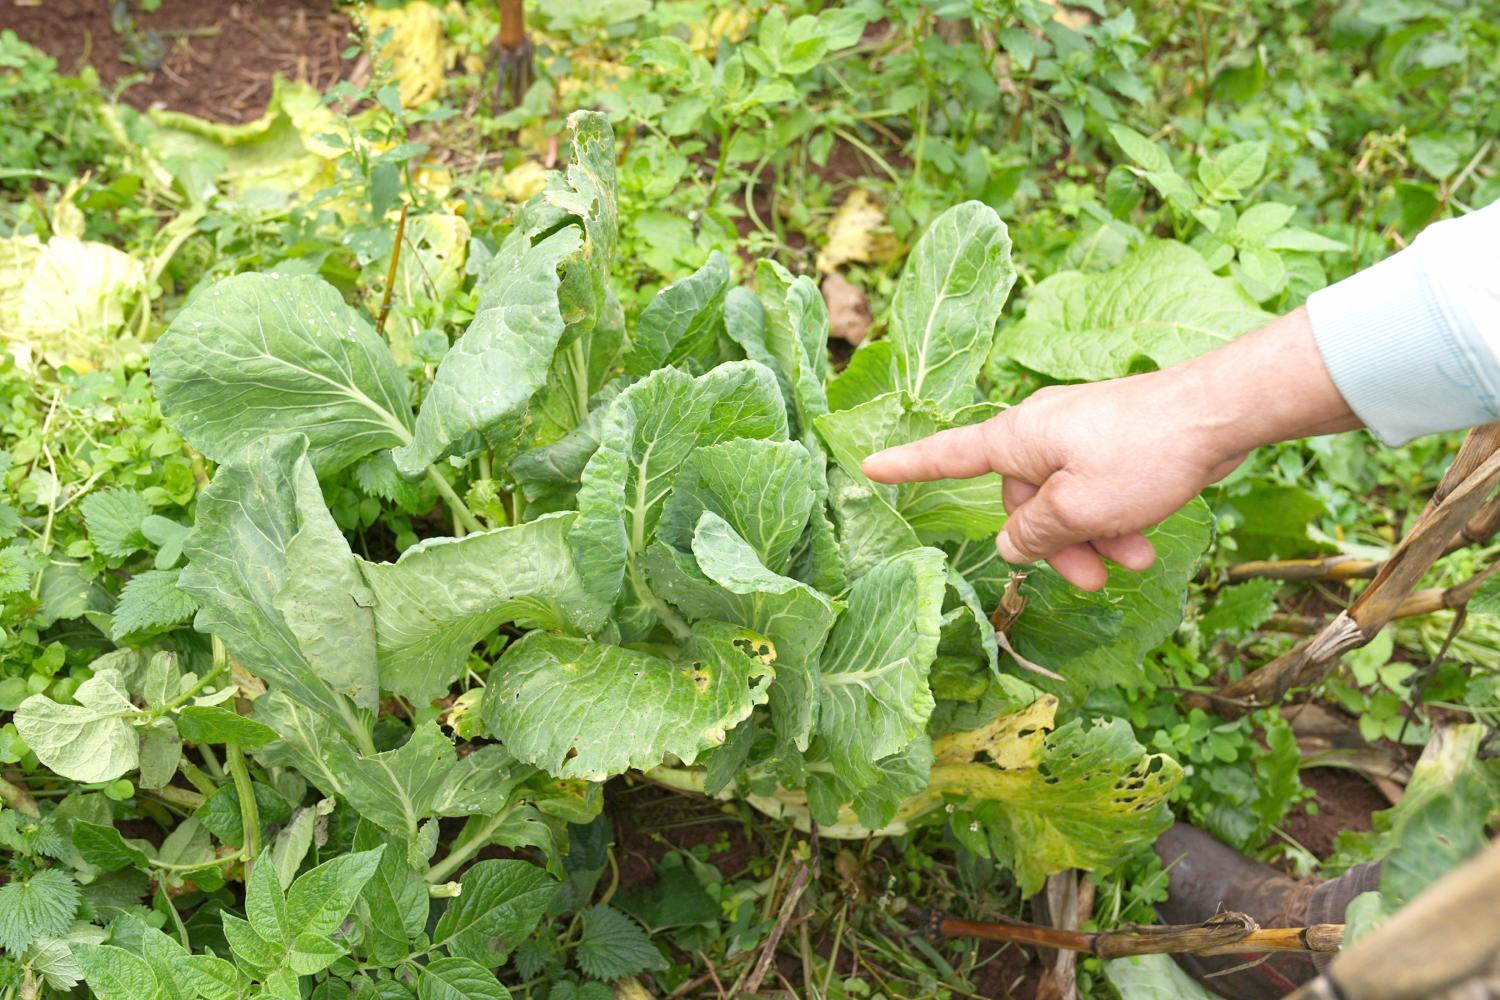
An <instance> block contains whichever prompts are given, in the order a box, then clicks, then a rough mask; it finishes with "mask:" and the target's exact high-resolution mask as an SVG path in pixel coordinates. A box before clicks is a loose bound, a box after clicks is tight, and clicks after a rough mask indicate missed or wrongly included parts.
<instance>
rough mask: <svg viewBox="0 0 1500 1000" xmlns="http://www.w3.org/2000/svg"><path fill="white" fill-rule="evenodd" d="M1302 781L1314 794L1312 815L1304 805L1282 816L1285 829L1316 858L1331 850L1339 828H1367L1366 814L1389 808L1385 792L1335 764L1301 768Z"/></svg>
mask: <svg viewBox="0 0 1500 1000" xmlns="http://www.w3.org/2000/svg"><path fill="white" fill-rule="evenodd" d="M1302 783H1303V784H1304V785H1306V786H1307V787H1308V788H1310V789H1312V791H1313V792H1314V793H1315V794H1316V798H1314V799H1313V800H1311V801H1314V802H1316V803H1317V805H1318V813H1317V815H1316V816H1309V815H1308V813H1307V809H1306V807H1305V806H1301V807H1298V808H1297V809H1296V810H1294V811H1293V812H1292V814H1291V815H1289V816H1287V818H1286V832H1287V834H1288V835H1289V836H1290V837H1291V838H1292V839H1293V840H1295V841H1296V842H1297V843H1299V844H1301V845H1302V846H1303V847H1305V848H1307V849H1308V850H1309V851H1311V852H1312V853H1313V854H1315V855H1317V856H1318V858H1320V859H1323V858H1327V857H1328V856H1329V855H1331V854H1332V853H1333V842H1334V838H1336V837H1337V836H1338V835H1339V833H1340V832H1341V831H1344V830H1357V831H1365V830H1369V829H1370V814H1371V813H1373V812H1378V811H1379V810H1381V809H1388V808H1390V803H1389V802H1387V801H1386V800H1385V796H1383V795H1381V794H1380V792H1379V791H1378V790H1377V789H1376V788H1375V786H1374V785H1372V784H1370V783H1369V782H1368V781H1366V780H1365V779H1364V778H1363V777H1361V776H1360V775H1359V774H1357V773H1356V772H1354V771H1350V770H1346V769H1344V768H1339V767H1314V768H1309V769H1308V770H1306V771H1303V772H1302Z"/></svg>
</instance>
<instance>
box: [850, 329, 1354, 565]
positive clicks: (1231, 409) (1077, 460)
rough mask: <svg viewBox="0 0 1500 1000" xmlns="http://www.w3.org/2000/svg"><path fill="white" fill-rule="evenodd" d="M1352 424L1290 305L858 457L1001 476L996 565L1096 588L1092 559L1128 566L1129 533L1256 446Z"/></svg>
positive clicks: (874, 463) (1144, 554) (1146, 559)
mask: <svg viewBox="0 0 1500 1000" xmlns="http://www.w3.org/2000/svg"><path fill="white" fill-rule="evenodd" d="M1356 426H1359V421H1358V419H1357V418H1355V417H1354V415H1353V413H1352V411H1350V410H1349V407H1348V405H1347V404H1346V403H1344V401H1343V398H1342V397H1341V396H1340V395H1339V394H1338V390H1337V389H1336V388H1335V387H1334V385H1333V383H1332V381H1331V380H1330V379H1329V377H1328V373H1327V370H1326V369H1325V368H1324V367H1323V362H1322V357H1321V355H1320V354H1319V353H1318V350H1317V346H1316V343H1315V342H1314V341H1313V338H1312V332H1311V328H1310V327H1309V326H1308V324H1307V320H1306V315H1305V312H1304V311H1303V310H1300V309H1299V310H1298V311H1296V312H1294V313H1292V314H1290V315H1288V316H1286V317H1283V318H1282V319H1281V320H1278V321H1277V322H1275V323H1272V324H1271V325H1269V326H1267V327H1265V328H1263V329H1262V330H1260V331H1258V332H1257V333H1254V334H1251V335H1249V336H1247V337H1245V338H1242V339H1241V340H1238V341H1235V342H1233V343H1231V344H1230V345H1228V346H1227V347H1224V348H1221V349H1219V350H1218V351H1215V352H1213V353H1211V354H1208V355H1204V356H1203V357H1201V358H1197V359H1195V360H1193V361H1190V362H1187V363H1185V364H1182V365H1178V366H1175V367H1173V368H1168V369H1164V370H1162V371H1158V372H1151V373H1148V374H1143V375H1134V376H1130V377H1128V378H1121V379H1115V380H1113V381H1109V382H1096V383H1093V384H1090V385H1069V386H1054V387H1051V388H1047V389H1042V390H1040V391H1039V392H1036V393H1034V394H1033V395H1032V396H1030V397H1029V398H1028V399H1027V400H1026V401H1025V402H1023V403H1021V404H1020V405H1019V406H1015V407H1012V408H1011V409H1009V410H1006V411H1005V412H1003V413H1001V414H999V415H998V416H995V417H993V418H991V419H990V420H987V421H985V422H984V423H982V424H974V425H972V426H969V427H959V428H955V429H953V430H947V431H942V432H940V433H938V434H934V435H933V436H931V437H929V438H926V439H924V440H921V441H916V442H913V443H912V444H907V445H901V446H899V447H896V448H890V449H887V450H886V451H882V452H878V453H877V454H874V455H871V456H870V457H869V458H867V459H866V460H865V463H864V472H865V475H867V476H869V477H870V478H871V479H873V480H876V481H877V482H883V483H899V482H911V481H918V480H931V479H966V478H969V477H971V476H978V475H982V474H984V473H986V472H997V473H999V474H1000V475H1001V476H1002V477H1004V480H1005V482H1004V499H1005V507H1006V509H1007V510H1008V511H1009V512H1010V519H1009V521H1007V523H1006V525H1005V527H1004V529H1003V530H1002V531H1001V532H1000V535H999V537H998V538H997V539H996V545H997V546H998V547H999V550H1000V555H1001V557H1002V558H1004V559H1005V561H1006V562H1010V563H1027V562H1033V561H1035V560H1038V559H1045V560H1046V561H1047V562H1048V563H1049V564H1051V566H1052V568H1053V569H1055V570H1057V572H1058V573H1060V574H1061V575H1062V576H1063V577H1064V578H1065V579H1067V580H1068V581H1070V582H1071V583H1073V584H1074V585H1075V586H1077V587H1080V588H1082V589H1084V590H1098V589H1099V588H1100V587H1103V586H1104V584H1105V581H1106V579H1107V570H1106V569H1105V566H1104V562H1103V560H1104V559H1108V560H1110V561H1112V562H1115V563H1118V564H1119V565H1121V566H1124V567H1125V568H1127V569H1132V570H1136V571H1140V570H1144V569H1146V568H1147V567H1149V566H1150V565H1151V563H1152V561H1153V560H1154V559H1155V556H1156V553H1155V550H1154V549H1153V547H1152V545H1151V542H1150V541H1149V540H1147V539H1146V537H1145V536H1144V535H1143V534H1141V532H1142V530H1143V529H1145V528H1149V527H1151V526H1152V525H1155V524H1158V523H1160V522H1161V521H1162V520H1163V519H1165V518H1166V517H1168V516H1169V515H1171V514H1172V513H1173V512H1174V511H1176V510H1178V509H1179V508H1181V507H1182V506H1183V505H1184V504H1186V503H1188V502H1189V501H1190V500H1192V498H1193V497H1194V496H1196V495H1197V494H1198V492H1199V491H1200V490H1202V489H1203V488H1204V487H1205V486H1208V485H1209V484H1211V483H1214V482H1217V481H1218V480H1220V479H1222V478H1223V477H1224V476H1226V475H1228V474H1229V473H1230V472H1231V471H1233V470H1234V468H1235V466H1237V465H1239V463H1240V462H1241V461H1242V460H1243V459H1244V458H1245V456H1246V455H1247V454H1248V453H1249V451H1250V450H1251V449H1252V448H1254V447H1255V446H1256V445H1259V444H1264V443H1269V442H1271V441H1279V440H1286V439H1287V438H1291V437H1300V436H1302V435H1304V434H1313V433H1326V432H1328V431H1332V430H1345V429H1348V428H1350V427H1356Z"/></svg>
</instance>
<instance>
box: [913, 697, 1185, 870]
mask: <svg viewBox="0 0 1500 1000" xmlns="http://www.w3.org/2000/svg"><path fill="white" fill-rule="evenodd" d="M1056 712H1057V699H1056V698H1053V697H1052V696H1050V695H1044V696H1042V697H1041V698H1039V699H1037V701H1036V702H1035V703H1033V704H1032V705H1031V706H1030V707H1029V708H1026V709H1023V710H1022V711H1020V712H1017V713H1014V714H1011V715H1004V716H1001V717H1000V718H998V719H996V720H995V721H993V722H991V723H989V724H988V725H986V726H983V727H981V728H980V729H978V730H974V731H971V732H964V733H952V734H949V735H947V736H944V737H942V738H940V739H938V740H936V741H934V743H933V748H932V749H933V757H934V763H933V767H932V775H931V777H930V779H929V781H928V786H927V792H926V793H925V796H924V798H925V803H924V802H923V801H921V800H917V801H913V802H912V803H910V804H909V805H908V806H907V809H909V810H910V811H911V812H912V813H916V812H920V811H921V810H923V809H925V808H932V807H934V806H936V805H937V804H938V803H940V802H941V801H942V800H943V797H944V796H945V795H946V796H952V797H962V798H965V799H967V800H968V803H969V804H970V805H971V806H972V807H973V809H974V815H975V816H976V817H977V819H978V821H979V824H980V825H981V826H982V828H983V833H982V834H980V835H979V837H978V838H977V839H978V843H976V844H973V845H971V846H974V847H977V848H978V849H980V850H982V851H984V853H988V854H991V855H992V856H993V857H995V858H996V860H998V861H1000V862H1001V863H1002V864H1004V865H1005V866H1006V867H1008V868H1010V869H1011V870H1012V871H1014V872H1015V873H1016V878H1017V880H1018V881H1019V882H1020V884H1021V889H1022V891H1023V892H1025V893H1027V894H1030V893H1033V892H1036V891H1037V890H1038V889H1040V888H1041V887H1042V883H1043V882H1044V881H1045V880H1046V877H1047V876H1048V875H1050V874H1052V873H1053V872H1059V871H1063V870H1065V869H1068V868H1083V869H1092V868H1101V867H1108V866H1110V865H1113V864H1116V863H1118V862H1119V861H1120V860H1121V859H1122V858H1124V857H1125V856H1126V855H1127V854H1129V853H1130V851H1131V850H1133V849H1134V848H1135V847H1137V846H1139V845H1141V844H1149V843H1150V842H1151V841H1152V840H1154V839H1155V838H1156V837H1157V835H1158V834H1160V833H1161V831H1162V830H1164V829H1166V827H1167V826H1168V825H1170V824H1171V822H1172V812H1171V809H1170V808H1169V807H1168V805H1167V796H1168V795H1169V794H1170V793H1171V791H1172V789H1173V788H1174V787H1176V785H1177V782H1178V781H1179V780H1180V779H1181V777H1182V769H1181V768H1180V767H1179V766H1178V765H1177V763H1176V761H1174V760H1172V759H1171V758H1170V757H1167V756H1165V755H1163V754H1147V753H1145V751H1144V748H1142V746H1141V745H1140V744H1139V743H1138V742H1136V739H1135V734H1134V733H1133V732H1132V731H1131V728H1130V724H1129V723H1128V722H1125V721H1124V720H1123V719H1112V720H1110V721H1108V722H1098V723H1089V722H1085V721H1083V720H1081V719H1074V720H1073V721H1072V722H1069V723H1067V724H1066V725H1064V726H1062V727H1061V728H1059V729H1057V730H1056V731H1053V724H1054V723H1053V718H1054V716H1055V714H1056ZM981 758H987V759H988V760H987V762H986V761H985V760H983V759H981ZM966 839H969V840H974V839H976V838H975V837H973V836H969V837H966Z"/></svg>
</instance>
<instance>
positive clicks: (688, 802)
mask: <svg viewBox="0 0 1500 1000" xmlns="http://www.w3.org/2000/svg"><path fill="white" fill-rule="evenodd" d="M604 801H605V803H606V809H607V810H608V811H609V816H610V821H611V822H613V823H614V827H615V845H616V850H617V851H618V861H619V865H620V887H621V888H622V889H633V888H635V887H637V886H641V885H650V884H651V883H653V882H655V881H656V863H657V862H658V861H660V860H661V858H662V856H663V855H665V854H666V853H667V852H669V851H674V850H681V851H689V850H691V849H692V848H694V847H697V846H698V845H700V844H706V845H710V853H709V858H708V860H709V863H711V864H712V865H713V866H714V867H715V868H718V869H719V870H720V871H722V872H723V873H724V877H725V878H734V877H735V876H736V875H738V874H739V873H740V872H741V871H743V870H744V868H745V867H746V866H747V865H748V864H749V863H750V861H751V860H752V859H753V858H755V857H757V856H759V855H763V854H765V853H766V852H767V851H768V850H770V851H771V852H772V853H771V863H772V864H774V863H775V853H774V848H769V847H768V845H765V844H761V843H759V842H757V841H756V840H754V839H752V838H751V837H749V836H747V835H746V832H745V826H744V824H743V823H741V822H740V820H739V819H738V818H737V817H735V816H734V815H732V814H727V813H725V812H724V809H723V803H719V802H714V801H712V800H710V799H698V798H690V797H688V796H686V795H680V794H678V793H676V792H671V791H667V790H666V789H663V788H657V787H654V786H650V785H642V784H638V783H634V784H633V783H630V782H626V781H624V780H617V781H614V782H611V783H610V785H609V787H608V788H607V789H606V790H605V796H604ZM715 847H721V848H722V850H715V849H714V848H715Z"/></svg>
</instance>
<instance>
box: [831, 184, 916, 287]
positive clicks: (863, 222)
mask: <svg viewBox="0 0 1500 1000" xmlns="http://www.w3.org/2000/svg"><path fill="white" fill-rule="evenodd" d="M826 236H827V239H826V241H825V242H824V244H823V249H822V250H821V251H820V252H819V253H818V270H820V271H822V272H823V273H825V274H827V273H828V272H830V271H833V270H834V269H835V268H837V267H839V266H840V265H843V264H847V263H849V262H850V261H854V262H856V263H859V264H879V263H883V262H885V261H888V260H895V259H896V257H897V256H899V255H900V253H901V242H900V241H899V240H897V239H896V236H895V234H894V233H892V232H891V230H890V227H889V226H887V225H886V221H885V210H884V209H882V208H881V207H880V204H879V202H877V201H876V200H875V198H874V196H873V195H871V194H870V192H868V191H866V190H865V189H864V188H855V189H854V190H852V191H850V192H849V196H848V197H847V198H845V199H844V203H843V204H842V205H840V206H839V207H838V211H836V212H834V213H833V218H832V219H831V220H829V223H828V230H827V233H826Z"/></svg>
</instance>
